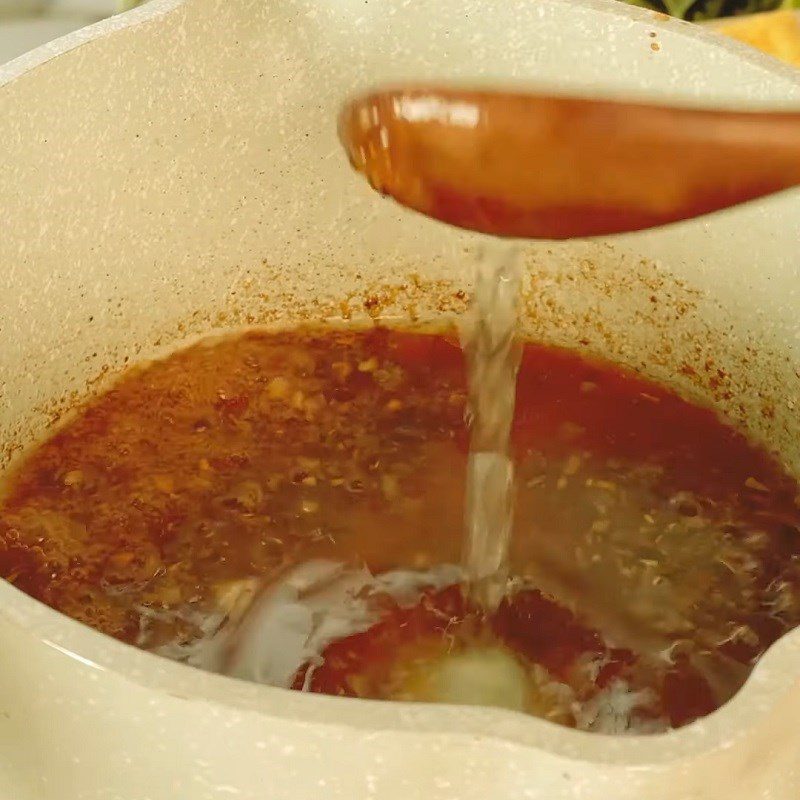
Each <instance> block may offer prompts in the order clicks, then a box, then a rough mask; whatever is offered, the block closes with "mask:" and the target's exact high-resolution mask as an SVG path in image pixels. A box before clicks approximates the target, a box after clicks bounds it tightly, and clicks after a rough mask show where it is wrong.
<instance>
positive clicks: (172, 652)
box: [0, 328, 800, 732]
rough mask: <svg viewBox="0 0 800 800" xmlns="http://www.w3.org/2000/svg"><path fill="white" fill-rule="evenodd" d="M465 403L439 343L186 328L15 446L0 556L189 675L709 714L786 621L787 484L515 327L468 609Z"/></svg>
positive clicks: (792, 598)
mask: <svg viewBox="0 0 800 800" xmlns="http://www.w3.org/2000/svg"><path fill="white" fill-rule="evenodd" d="M466 399H467V392H466V386H465V378H464V364H463V357H462V353H461V351H460V349H459V347H458V344H457V341H456V339H455V337H452V338H447V337H442V336H433V335H426V334H412V333H401V332H394V331H388V330H385V329H381V328H376V329H370V330H368V331H355V330H324V331H323V330H320V331H314V330H307V331H288V332H282V333H263V332H252V333H248V334H245V335H242V336H240V337H237V338H231V339H227V340H223V341H218V342H213V343H206V344H200V345H198V346H195V347H193V348H191V349H188V350H186V351H183V352H180V353H177V354H175V355H174V356H172V357H171V358H169V359H167V360H165V361H163V362H159V363H155V364H153V365H150V366H148V367H145V368H141V369H137V370H134V371H131V372H130V373H128V374H127V375H125V376H124V377H123V378H122V379H121V380H120V381H119V383H118V384H117V385H116V386H115V387H114V388H113V389H112V390H111V391H110V392H108V393H107V394H105V395H103V396H102V397H100V398H98V399H97V400H96V401H94V402H93V403H91V404H90V405H89V406H88V407H86V408H85V409H83V410H82V411H81V412H80V413H78V414H77V415H76V416H75V418H74V419H73V420H72V421H70V422H69V423H68V424H67V425H65V426H64V427H63V428H62V429H61V430H60V431H59V432H58V433H57V434H55V435H54V436H53V437H52V438H51V439H50V440H49V441H47V442H45V443H44V444H43V445H41V446H40V447H38V448H37V449H36V450H35V451H33V452H32V453H31V454H30V455H29V457H28V458H27V459H26V460H25V462H24V463H23V464H22V466H21V468H20V469H19V471H18V472H17V474H16V475H15V476H14V477H13V479H12V480H11V481H10V483H9V485H8V487H7V491H6V494H5V497H4V500H3V503H2V507H1V508H0V574H1V575H2V576H3V577H4V578H6V579H7V580H10V581H12V582H13V583H14V584H15V585H16V586H18V587H19V588H20V589H22V590H23V591H25V592H28V593H29V594H31V595H33V596H34V597H37V598H39V599H41V600H42V601H44V602H46V603H48V604H49V605H51V606H53V607H55V608H57V609H59V610H61V611H63V612H64V613H66V614H68V615H70V616H72V617H74V618H76V619H78V620H81V621H83V622H85V623H87V624H89V625H92V626H94V627H96V628H98V629H99V630H101V631H104V632H105V633H108V634H110V635H112V636H115V637H117V638H119V639H122V640H123V641H127V642H131V643H133V644H137V645H139V646H140V647H144V648H148V649H152V650H155V651H157V652H160V653H162V654H165V655H169V656H171V657H175V658H179V659H181V660H184V661H187V662H188V663H194V664H198V665H201V666H204V667H206V668H209V669H218V670H220V671H225V672H229V673H230V674H238V675H240V676H242V677H249V678H252V679H255V680H264V681H266V682H270V683H276V684H277V685H287V686H295V688H299V689H305V690H307V691H324V692H329V693H334V694H345V695H353V696H363V697H384V698H396V699H417V700H430V699H439V700H442V699H445V700H446V699H447V691H448V689H447V687H448V686H452V685H456V686H459V687H460V690H459V691H460V695H459V696H460V697H461V698H462V700H463V701H465V702H473V701H474V702H478V703H489V704H495V705H501V706H505V707H510V708H517V709H520V710H524V711H528V712H530V713H535V714H539V715H543V716H547V717H549V718H551V719H554V720H556V721H559V722H562V723H564V724H568V725H575V726H578V727H582V728H584V729H587V730H610V731H614V732H621V731H624V730H631V729H634V730H658V729H663V727H666V726H674V725H682V724H685V723H686V722H689V721H691V720H692V719H694V718H696V717H698V716H702V715H703V714H706V713H708V712H709V711H711V710H712V709H713V708H715V707H717V706H718V705H720V704H721V703H723V702H725V700H727V699H728V698H729V697H730V696H731V695H732V694H733V693H734V692H735V691H736V690H737V689H738V688H739V687H740V686H741V685H742V683H743V681H744V680H745V678H746V676H747V674H748V673H749V671H750V669H751V668H752V664H753V663H754V661H755V660H756V659H757V658H758V656H759V655H760V654H761V653H762V652H763V651H764V649H765V648H766V647H768V646H769V645H770V644H771V643H772V642H774V641H775V640H776V639H777V638H778V637H780V636H781V635H782V634H783V633H784V632H785V631H787V630H789V629H790V628H792V627H794V626H795V625H797V623H798V621H800V588H799V587H800V533H798V525H799V524H800V513H799V512H798V509H797V506H796V493H797V486H796V484H795V482H794V481H793V480H792V479H791V478H789V477H788V476H786V475H785V474H783V473H782V472H781V470H780V469H779V467H778V466H777V464H776V463H775V462H773V461H772V460H771V459H770V458H769V457H768V456H767V455H766V454H764V453H763V452H761V451H760V450H758V449H756V448H754V447H752V446H751V445H749V444H748V443H747V442H746V441H745V439H744V438H743V437H741V436H740V435H739V434H738V433H736V432H735V431H733V430H732V429H730V428H729V427H727V426H725V425H723V424H722V423H721V422H720V421H719V420H718V419H717V418H716V417H715V415H714V414H713V413H711V412H709V411H706V410H703V409H700V408H697V407H694V406H692V405H690V404H688V403H686V402H684V401H682V400H680V399H679V398H677V397H676V396H675V395H673V394H672V393H670V392H668V391H665V390H664V389H662V388H660V387H658V386H654V385H653V384H651V383H648V382H646V381H643V380H641V379H639V378H637V377H635V376H633V375H630V374H628V373H625V372H623V371H620V370H618V369H616V368H614V367H612V366H609V365H607V364H602V363H595V362H591V361H586V360H583V359H581V358H580V357H579V356H577V355H575V354H573V353H569V352H565V351H562V350H558V349H553V348H547V347H541V346H537V345H526V346H525V347H524V348H523V352H522V356H521V366H520V371H519V380H518V387H517V397H516V413H515V417H514V424H513V426H512V435H511V441H512V446H511V452H512V455H513V457H514V459H515V463H516V507H515V518H514V536H513V543H512V548H511V555H510V562H509V570H510V574H511V577H512V580H513V583H512V587H513V591H512V592H511V593H510V595H509V596H508V597H507V598H506V599H505V600H503V602H502V603H501V604H500V605H499V607H498V608H497V609H496V610H493V611H488V612H487V611H486V610H484V609H480V608H476V607H475V606H474V605H473V604H471V603H470V602H469V601H468V600H466V599H465V598H464V595H463V594H462V592H461V590H460V588H459V586H460V580H461V578H462V577H463V575H462V573H461V570H460V568H459V567H458V566H457V565H458V563H459V555H460V544H461V534H462V530H463V504H464V492H465V474H466V466H467V451H468V432H467V428H466V426H465V422H464V415H465V407H466ZM264 587H266V589H265V588H264ZM254 604H255V608H256V611H257V612H258V615H260V617H259V619H260V622H262V623H264V625H265V627H264V628H263V630H264V631H265V632H266V633H265V635H264V637H262V640H261V641H260V642H259V644H258V648H256V649H255V650H252V651H246V650H243V649H242V648H241V647H238V648H237V647H235V646H232V644H231V640H230V639H226V638H225V636H224V635H223V634H224V633H225V631H226V630H227V629H229V628H231V627H232V626H234V627H235V623H236V622H237V620H239V619H243V617H242V609H244V608H250V607H251V606H253V605H254ZM251 617H252V615H251ZM287 621H288V622H287ZM289 623H291V624H289ZM242 624H244V623H242ZM270 625H272V626H273V627H269V626H270ZM270 631H272V633H270ZM292 637H294V638H292ZM487 675H492V676H494V678H495V680H491V681H487V680H486V676H487ZM497 676H503V677H502V680H499V681H498V680H496V678H497ZM464 698H466V699H464Z"/></svg>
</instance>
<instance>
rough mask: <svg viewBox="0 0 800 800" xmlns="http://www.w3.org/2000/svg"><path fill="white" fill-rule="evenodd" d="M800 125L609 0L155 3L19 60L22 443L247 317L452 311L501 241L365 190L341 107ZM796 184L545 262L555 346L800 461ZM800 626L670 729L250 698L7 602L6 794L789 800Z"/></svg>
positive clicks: (676, 26)
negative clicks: (376, 102) (595, 358)
mask: <svg viewBox="0 0 800 800" xmlns="http://www.w3.org/2000/svg"><path fill="white" fill-rule="evenodd" d="M434 76H435V77H442V78H457V79H464V80H470V81H472V80H480V81H485V82H496V81H499V82H502V83H504V84H509V83H521V84H525V85H529V84H535V85H537V86H545V87H549V88H555V89H559V90H571V91H587V92H590V93H611V94H614V93H629V94H633V95H648V96H649V95H651V94H655V95H659V96H663V97H674V98H678V99H681V100H685V101H687V102H693V101H695V100H704V101H710V100H715V101H718V102H719V103H720V104H725V105H727V104H740V103H744V104H754V103H759V104H766V105H776V106H779V105H784V106H794V107H800V72H798V71H793V70H791V69H790V68H788V67H782V66H780V65H779V64H778V63H777V62H773V61H772V60H770V59H768V58H766V57H762V56H760V55H758V54H757V53H755V52H753V51H750V50H748V49H746V48H745V47H743V46H739V45H737V44H735V43H732V42H728V41H725V40H722V39H719V38H717V37H716V36H715V34H713V33H712V32H709V31H706V30H701V29H699V28H695V27H691V26H688V25H685V24H682V23H679V22H675V21H670V20H666V19H663V18H660V17H657V16H655V15H652V14H650V13H648V12H643V11H639V10H636V9H630V8H628V7H626V6H623V5H622V4H617V3H613V2H601V1H600V0H524V2H507V3H492V2H489V1H488V0H471V1H470V0H416V2H414V3H408V2H405V0H275V1H274V2H263V0H258V1H256V0H185V2H183V3H181V2H180V0H155V2H153V3H151V4H149V5H146V6H144V7H142V8H140V9H137V10H136V11H134V12H132V13H130V14H128V15H125V16H123V17H118V18H115V19H112V20H109V21H106V22H104V23H101V24H99V25H97V26H95V27H94V28H92V29H89V30H87V31H84V32H81V33H78V34H75V35H73V36H71V37H69V38H67V39H65V40H62V41H60V42H57V43H56V44H54V45H50V46H48V47H46V48H44V49H42V50H39V51H36V52H35V53H33V54H31V55H28V56H25V57H22V58H21V59H19V60H17V61H16V62H12V63H11V64H10V65H8V66H6V67H3V68H0V142H2V148H1V152H0V209H1V210H0V214H2V218H1V224H0V304H2V305H1V306H0V309H1V310H0V345H1V346H0V452H2V456H3V460H2V463H3V464H4V465H7V464H8V463H9V462H10V461H12V460H13V459H14V458H15V457H16V456H17V455H18V452H19V449H20V448H21V447H24V446H26V445H27V444H28V443H29V442H31V440H32V439H34V438H35V437H36V436H39V435H41V433H42V432H43V431H44V430H45V429H46V427H47V425H48V424H49V423H50V421H51V420H52V419H53V416H54V414H58V413H60V412H62V411H64V410H65V409H66V408H68V407H69V405H70V404H71V403H73V402H74V401H75V399H76V398H77V397H81V396H83V395H85V394H86V393H87V392H88V391H94V390H96V389H97V388H98V387H100V386H102V385H105V384H106V383H107V382H108V381H109V380H110V377H111V376H112V375H113V373H114V371H115V370H117V369H119V368H121V366H122V365H123V363H125V362H126V360H135V359H139V358H144V357H148V356H151V355H153V354H155V353H158V352H161V351H164V350H165V349H168V348H172V347H175V346H177V345H178V344H179V343H180V342H182V341H184V340H186V339H187V338H190V337H194V336H197V335H200V334H203V333H207V332H209V331H211V330H219V329H220V328H227V327H236V326H240V325H245V324H289V323H291V322H293V321H297V320H301V319H302V320H306V319H314V320H318V319H323V318H325V317H328V316H339V315H341V314H342V312H343V309H344V310H345V311H346V313H348V314H351V315H353V316H354V317H357V316H364V315H367V314H370V313H378V312H379V313H381V314H383V315H386V316H393V317H399V318H401V319H402V318H407V317H408V316H409V315H417V316H436V315H441V314H443V313H447V314H455V313H459V311H460V310H461V309H462V307H463V300H462V297H461V295H460V294H459V290H461V289H464V288H468V287H467V279H466V273H467V269H466V265H467V263H468V259H469V250H470V249H471V248H473V247H474V245H475V243H476V241H477V238H476V237H473V236H470V235H467V234H463V233H460V232H457V231H454V230H450V229H447V228H445V227H443V226H440V225H438V224H435V223H432V222H428V221H425V220H423V219H421V218H419V217H417V216H414V215H412V214H410V213H405V212H403V211H401V210H400V209H398V208H397V207H395V206H394V205H392V204H390V203H388V202H387V201H382V200H380V199H379V198H377V197H375V196H373V195H372V194H371V193H370V191H369V190H368V189H367V188H366V187H365V186H363V185H362V182H361V181H360V180H358V179H357V178H356V177H355V176H354V175H352V174H351V172H350V170H349V168H348V166H347V165H346V163H345V159H344V158H343V156H342V154H341V152H340V150H339V147H338V145H337V143H336V139H335V131H334V123H333V119H334V117H333V115H334V112H335V110H336V108H337V106H338V104H339V103H340V101H341V100H342V98H343V97H344V95H345V94H347V93H349V92H350V91H352V90H354V89H356V88H357V87H360V86H363V85H364V84H365V83H374V82H376V81H378V80H382V81H383V80H400V79H406V78H419V77H425V78H430V77H434ZM798 243H800V195H799V194H798V193H789V194H786V195H784V196H781V197H777V198H773V199H771V200H768V201H764V202H759V203H757V204H754V205H751V206H749V207H747V208H742V209H739V210H737V211H734V212H729V213H725V214H721V215H718V216H717V217H715V218H713V219H710V220H706V221H703V222H694V223H688V224H682V225H679V226H675V227H673V228H670V229H668V230H664V231H660V232H658V233H654V234H642V235H636V236H631V237H624V238H621V239H617V240H615V241H614V242H594V243H572V244H564V245H558V246H548V245H543V244H542V245H536V246H531V247H530V248H529V251H528V264H529V267H530V283H529V286H528V305H527V308H528V311H529V315H528V319H527V325H528V330H529V332H530V333H531V335H534V336H537V337H540V338H543V339H545V340H547V341H558V342H562V343H568V344H571V345H573V346H575V347H580V348H583V349H585V350H587V351H590V352H597V353H601V354H604V355H606V356H610V357H612V358H615V359H617V360H620V361H622V362H624V363H627V364H629V365H631V366H633V367H635V368H637V369H640V370H641V371H643V372H644V373H646V374H648V375H651V376H653V377H655V378H658V379H661V380H668V381H670V382H671V383H673V384H674V385H676V386H677V387H678V388H679V389H681V390H682V391H684V392H686V393H687V394H689V395H692V396H694V397H697V398H698V399H700V400H704V401H706V402H711V403H714V404H715V405H717V406H718V407H719V408H720V409H721V410H723V411H724V412H726V413H728V414H730V416H731V417H733V418H734V419H735V420H736V421H737V422H738V423H739V424H741V425H744V426H746V427H747V428H748V430H749V431H750V432H751V433H752V435H753V436H754V437H756V438H758V439H760V440H762V441H764V442H766V443H767V444H768V445H770V446H771V447H774V448H776V449H777V450H778V451H779V452H780V453H781V455H782V456H783V458H784V459H785V461H786V463H787V464H788V465H789V466H790V468H792V469H794V470H798V469H800V447H798V442H799V441H800V436H798V434H799V433H800V416H798V406H797V404H798V403H800V379H799V378H798V374H799V373H798V369H800V353H798V343H799V342H800V324H798V319H797V311H796V310H797V309H798V307H800V298H798V288H797V287H798V275H799V274H800V246H798ZM798 720H800V631H796V632H795V633H794V634H790V635H788V636H786V637H785V638H784V639H782V640H781V641H779V642H778V643H777V644H775V645H774V646H773V647H772V648H771V650H770V651H769V652H768V653H767V654H766V655H765V657H764V658H763V660H762V661H761V663H760V664H759V666H758V667H757V669H756V670H755V672H754V673H753V675H752V677H751V679H750V680H749V682H748V683H747V685H746V686H745V687H744V688H743V689H742V691H741V692H740V693H739V694H738V695H737V697H736V698H734V700H732V701H731V702H730V703H728V704H727V705H726V706H725V707H723V708H722V709H720V710H719V711H717V712H716V713H715V714H712V715H711V716H710V717H708V718H706V719H704V720H702V721H700V722H696V723H694V724H693V725H690V726H688V727H686V728H684V729H681V730H679V731H677V732H674V733H670V734H666V735H657V736H652V737H649V738H648V737H643V738H607V737H603V736H598V735H590V734H585V733H579V732H575V731H572V730H567V729H564V728H559V727H556V726H554V725H551V724H549V723H547V722H544V721H541V720H538V719H533V718H529V717H524V716H521V715H516V714H513V713H510V712H503V711H496V710H487V709H475V708H471V709H463V708H452V707H436V706H428V705H424V706H423V705H420V706H409V705H405V704H381V703H373V702H365V701H354V700H341V699H334V698H327V697H322V696H311V695H303V694H299V693H293V692H289V691H284V690H279V689H272V688H267V687H263V686H256V685H251V684H246V683H240V682H237V681H234V680H232V679H228V678H223V677H220V676H216V675H210V674H205V673H201V672H199V671H196V670H193V669H191V668H188V667H184V666H181V665H178V664H175V663H171V662H167V661H164V660H161V659H159V658H157V657H155V656H152V655H149V654H147V653H144V652H140V651H137V650H134V649H132V648H130V647H127V646H125V645H122V644H119V643H117V642H115V641H112V640H110V639H108V638H106V637H104V636H102V635H100V634H99V633H96V632H94V631H92V630H89V629H87V628H84V627H82V626H81V625H79V624H77V623H75V622H72V621H70V620H68V619H65V618H63V617H62V616H60V615H59V614H57V613H55V612H54V611H52V610H50V609H48V608H46V607H43V606H41V605H39V604H38V603H36V602H34V601H33V600H31V599H30V598H28V597H26V596H25V595H23V594H21V593H20V592H18V591H17V590H15V589H14V588H12V587H11V586H10V585H7V584H2V585H0V796H2V797H3V798H14V800H210V799H211V798H213V799H214V800H228V798H240V800H255V799H256V798H258V799H259V800H264V799H265V798H268V800H298V798H301V799H302V800H316V799H317V798H319V799H320V800H324V799H326V798H340V799H341V800H357V799H358V798H370V797H376V798H381V799H382V800H395V799H397V800H399V799H400V798H402V799H403V800H455V799H456V798H457V799H458V800H486V799H487V798H492V800H505V799H506V798H509V799H510V798H514V800H520V799H521V798H530V799H531V800H560V799H562V798H563V799H565V800H566V798H570V799H571V800H608V799H609V798H612V797H613V798H615V800H634V799H635V800H656V799H658V800H715V799H716V798H720V799H722V798H724V799H725V800H754V798H757V797H764V798H766V797H769V798H772V799H773V800H796V798H797V797H798V796H800V727H799V726H798Z"/></svg>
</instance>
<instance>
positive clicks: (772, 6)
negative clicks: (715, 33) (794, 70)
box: [627, 0, 800, 21]
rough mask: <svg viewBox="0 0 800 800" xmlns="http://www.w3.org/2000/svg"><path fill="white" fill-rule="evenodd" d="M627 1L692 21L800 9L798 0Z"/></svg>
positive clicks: (799, 0)
mask: <svg viewBox="0 0 800 800" xmlns="http://www.w3.org/2000/svg"><path fill="white" fill-rule="evenodd" d="M627 2H629V3H631V4H632V5H636V6H643V7H645V8H651V9H653V10H654V11H661V12H662V13H664V14H669V15H670V16H673V17H678V18H679V19H688V20H692V21H700V20H705V19H717V18H718V17H732V16H736V15H739V14H758V13H761V12H764V11H777V10H778V9H800V0H627Z"/></svg>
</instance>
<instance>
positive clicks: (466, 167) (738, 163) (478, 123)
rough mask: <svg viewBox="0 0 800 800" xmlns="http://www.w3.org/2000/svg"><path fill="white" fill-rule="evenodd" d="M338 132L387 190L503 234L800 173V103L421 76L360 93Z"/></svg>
mask: <svg viewBox="0 0 800 800" xmlns="http://www.w3.org/2000/svg"><path fill="white" fill-rule="evenodd" d="M339 131H340V137H341V139H342V142H343V144H344V146H345V148H346V150H347V153H348V155H349V157H350V160H351V162H352V164H353V166H354V167H355V168H356V169H358V170H359V171H361V172H362V173H364V175H365V176H366V177H367V178H368V180H369V181H370V183H371V184H372V186H373V187H374V188H375V189H377V190H378V191H380V192H382V193H384V194H388V195H391V196H392V197H393V198H394V199H395V200H397V201H398V202H400V203H402V204H403V205H405V206H407V207H409V208H413V209H415V210H417V211H420V212H422V213H424V214H427V215H428V216H431V217H435V218H436V219H440V220H443V221H445V222H449V223H451V224H453V225H458V226H460V227H462V228H469V229H471V230H477V231H482V232H485V233H492V234H496V235H501V236H518V237H526V238H544V239H567V238H571V237H586V236H597V235H605V234H613V233H621V232H624V231H634V230H641V229H644V228H651V227H656V226H659V225H663V224H666V223H669V222H675V221H678V220H683V219H689V218H692V217H697V216H700V215H702V214H706V213H709V212H712V211H716V210H719V209H722V208H727V207H729V206H733V205H737V204H739V203H743V202H745V201H748V200H752V199H754V198H757V197H761V196H764V195H768V194H772V193H774V192H778V191H781V190H783V189H787V188H789V187H792V186H796V185H798V184H800V113H762V112H731V111H710V110H697V109H686V108H671V107H661V106H652V105H638V104H633V103H618V102H610V101H598V100H583V99H576V98H558V97H544V96H535V95H526V94H513V93H495V92H485V91H462V90H456V89H442V88H425V87H417V88H410V89H398V90H389V91H384V92H378V93H375V94H371V95H367V96H364V97H361V98H359V99H356V100H354V101H353V102H351V103H349V104H348V105H347V106H346V107H345V108H344V110H343V112H342V115H341V117H340V120H339Z"/></svg>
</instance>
